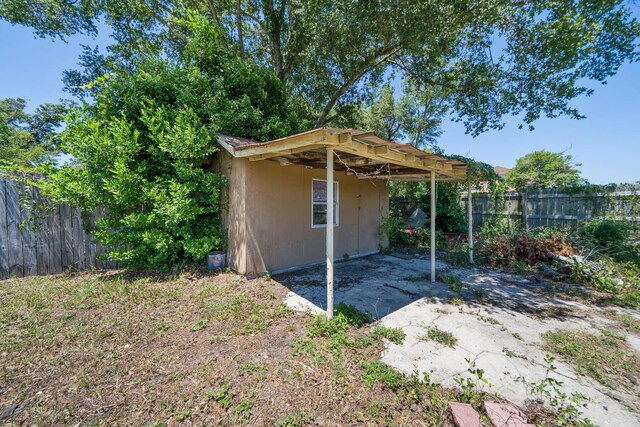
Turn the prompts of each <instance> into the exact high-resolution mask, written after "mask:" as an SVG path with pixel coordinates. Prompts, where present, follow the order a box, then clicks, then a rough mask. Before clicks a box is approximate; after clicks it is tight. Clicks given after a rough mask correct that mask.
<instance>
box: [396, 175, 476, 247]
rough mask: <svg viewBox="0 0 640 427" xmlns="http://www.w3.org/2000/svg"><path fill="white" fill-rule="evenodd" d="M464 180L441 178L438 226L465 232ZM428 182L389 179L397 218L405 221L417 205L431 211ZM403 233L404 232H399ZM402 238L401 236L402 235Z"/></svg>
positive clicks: (438, 189) (437, 199) (437, 204)
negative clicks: (456, 180)
mask: <svg viewBox="0 0 640 427" xmlns="http://www.w3.org/2000/svg"><path fill="white" fill-rule="evenodd" d="M461 188H462V187H461V184H458V183H448V182H444V183H443V182H439V183H438V184H437V186H436V229H438V230H441V231H451V232H464V231H465V229H466V227H467V220H466V216H465V212H464V209H463V207H462V205H461V203H460V190H461ZM430 193H431V192H430V188H429V183H428V182H390V183H389V208H390V211H391V212H392V215H393V216H394V220H396V221H402V218H406V217H408V216H409V215H410V214H411V213H412V212H413V210H415V209H416V208H418V207H419V208H420V209H422V210H423V211H424V212H429V211H430V209H429V206H430V203H431V198H430V197H431V196H430ZM400 237H401V236H400ZM401 238H402V237H401Z"/></svg>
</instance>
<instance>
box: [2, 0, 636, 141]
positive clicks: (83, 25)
mask: <svg viewBox="0 0 640 427" xmlns="http://www.w3.org/2000/svg"><path fill="white" fill-rule="evenodd" d="M194 14H198V15H200V16H202V17H204V18H205V19H206V22H207V25H210V26H212V27H215V28H217V29H218V30H219V34H220V36H219V37H220V40H221V42H222V43H223V45H224V46H225V47H226V49H227V50H228V51H229V52H233V53H235V54H237V55H238V56H239V57H240V58H243V59H247V58H250V59H252V60H254V61H256V62H258V63H262V64H264V65H267V66H268V67H269V68H270V69H271V71H272V72H273V73H274V74H275V75H276V76H277V77H278V78H279V79H280V80H281V81H283V82H284V83H286V85H287V87H288V90H289V91H290V92H291V93H292V94H294V95H295V96H296V97H297V98H298V99H300V101H301V104H300V105H299V106H298V107H299V108H300V110H301V111H305V112H306V113H307V114H308V117H309V118H311V119H312V123H315V124H316V125H324V124H327V123H331V122H332V121H335V120H337V119H339V118H341V117H343V116H344V115H345V113H346V112H349V111H353V108H354V105H357V104H358V102H360V101H362V100H365V101H367V102H368V101H371V95H372V90H373V89H372V88H373V87H376V86H377V85H378V84H379V83H380V82H381V81H382V80H384V78H385V77H386V76H388V72H389V71H394V72H396V73H400V74H401V75H404V76H410V77H411V78H412V79H414V81H415V82H416V84H419V85H421V86H423V87H425V88H428V91H429V92H430V93H434V94H437V96H438V97H439V102H438V105H441V106H442V107H443V108H445V110H446V111H448V112H449V113H451V114H452V115H453V118H454V119H455V120H459V121H462V122H463V123H464V125H465V126H466V129H467V131H468V132H469V133H471V134H473V135H477V134H478V133H480V132H483V131H485V130H487V129H492V128H500V127H502V126H504V122H503V117H504V116H505V115H509V114H513V115H517V116H518V117H520V118H521V119H522V122H523V124H525V125H529V126H531V124H532V123H533V122H534V121H535V120H536V119H538V118H539V117H541V116H548V117H555V116H557V115H561V114H565V115H568V116H570V117H574V118H579V117H581V115H580V113H579V112H578V111H577V110H576V109H575V108H573V107H572V105H571V101H572V100H573V99H574V98H576V97H578V96H580V95H589V94H590V93H591V92H592V89H591V88H589V86H588V80H593V81H596V82H605V81H606V80H607V78H609V77H610V76H611V75H613V74H614V73H615V72H616V71H617V70H618V68H619V67H620V66H621V65H622V64H623V63H624V62H625V61H634V60H637V59H638V35H639V34H640V29H639V25H638V23H637V22H636V21H635V19H633V18H632V15H631V12H630V10H629V6H628V5H627V3H626V2H625V0H563V1H558V0H538V1H514V0H482V1H473V2H470V1H450V0H437V1H428V2H427V1H420V2H416V1H409V0H389V1H376V0H369V1H361V0H344V1H339V2H336V1H330V0H236V1H231V0H206V1H195V0H152V1H147V0H127V1H124V0H114V1H108V2H104V1H99V0H80V1H78V2H69V1H68V0H40V1H38V2H28V1H26V0H4V1H3V2H2V3H0V17H3V18H4V19H6V20H7V21H9V22H12V23H20V24H24V25H28V26H31V27H33V28H34V30H35V32H36V34H38V35H40V36H43V37H53V38H65V37H68V36H70V35H72V34H76V33H84V34H95V33H96V32H97V28H98V23H99V22H100V21H101V20H104V21H105V22H106V23H107V24H108V25H110V26H111V28H112V29H113V36H114V39H115V44H114V45H113V46H111V48H110V51H109V54H108V55H106V56H101V55H100V54H99V53H98V52H97V50H93V49H90V48H87V50H86V51H85V54H84V55H83V58H82V62H83V63H84V65H85V66H86V67H85V70H83V71H82V72H76V73H70V74H69V75H68V81H69V83H70V87H74V88H78V87H79V86H81V83H83V82H84V83H86V82H87V81H90V80H92V79H93V78H95V77H96V76H97V75H100V74H102V73H104V72H105V71H114V69H116V70H117V69H119V68H121V67H128V66H131V65H132V64H133V63H135V62H136V61H139V60H140V59H141V58H143V57H148V56H157V55H166V57H168V58H172V59H176V58H179V57H180V52H181V50H182V49H184V47H185V45H187V44H188V40H189V39H190V37H191V36H192V27H190V26H189V25H185V21H187V20H188V19H189V17H190V16H193V15H194Z"/></svg>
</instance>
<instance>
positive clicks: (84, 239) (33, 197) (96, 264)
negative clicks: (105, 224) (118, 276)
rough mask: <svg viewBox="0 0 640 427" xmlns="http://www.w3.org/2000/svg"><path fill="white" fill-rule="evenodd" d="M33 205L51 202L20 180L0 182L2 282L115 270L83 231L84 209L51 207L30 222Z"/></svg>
mask: <svg viewBox="0 0 640 427" xmlns="http://www.w3.org/2000/svg"><path fill="white" fill-rule="evenodd" d="M34 201H46V200H45V199H43V198H41V196H40V195H39V193H38V190H37V189H35V188H32V187H30V186H27V185H25V184H24V183H23V182H21V181H20V180H18V181H16V180H13V179H10V178H6V177H0V278H7V277H12V276H32V275H43V274H56V273H62V272H63V271H67V270H69V269H74V270H84V269H89V268H111V267H115V264H114V263H110V262H105V261H102V260H101V259H100V258H99V255H101V254H104V252H105V251H104V248H102V247H101V246H100V245H99V244H98V243H97V242H96V241H95V239H93V238H92V237H91V236H90V235H89V234H87V233H86V232H85V231H84V229H83V218H82V214H81V212H80V210H79V209H76V208H72V207H69V206H64V205H50V206H49V207H48V208H47V209H45V210H42V212H41V213H38V214H36V215H34V216H33V215H32V216H29V215H28V214H29V209H30V207H32V206H34V203H33V202H34ZM38 212H39V211H38ZM99 215H100V212H96V213H95V214H93V215H92V216H91V218H86V217H85V218H84V221H85V224H87V225H91V224H92V222H93V221H95V219H96V218H97V217H98V216H99ZM33 217H35V218H36V219H35V220H33ZM30 218H31V219H32V220H31V221H29V219H30Z"/></svg>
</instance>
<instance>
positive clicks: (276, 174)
mask: <svg viewBox="0 0 640 427" xmlns="http://www.w3.org/2000/svg"><path fill="white" fill-rule="evenodd" d="M218 142H219V143H220V145H221V146H222V147H223V148H224V149H222V150H220V153H219V155H218V156H217V161H216V163H215V169H216V170H218V171H219V172H221V173H222V174H224V175H225V176H226V177H227V179H228V186H227V189H226V190H225V192H226V194H224V197H223V199H224V208H223V223H224V227H225V228H226V230H227V233H228V250H227V263H228V265H229V266H230V267H231V268H232V269H233V270H234V271H237V272H238V273H241V274H248V275H254V274H260V273H263V272H267V271H271V272H277V271H282V270H287V269H292V268H297V267H301V266H306V265H311V264H315V263H320V262H324V261H325V260H326V259H327V258H326V256H327V244H326V241H327V240H326V239H327V237H328V234H327V231H328V230H327V219H328V217H329V216H330V212H329V209H328V206H329V204H328V202H327V199H328V196H331V198H332V199H333V200H334V203H333V205H334V208H333V217H334V218H333V224H334V226H333V227H332V229H331V230H329V231H331V232H332V233H333V235H335V239H334V238H333V237H332V240H333V241H332V249H333V255H334V256H335V258H338V259H339V258H342V257H346V256H348V257H354V256H361V255H367V254H372V253H375V252H377V251H378V250H379V249H380V248H381V247H384V246H386V245H387V239H386V236H385V235H384V233H382V232H381V226H382V222H383V220H384V218H385V217H386V216H387V215H388V211H389V197H388V191H387V186H388V182H389V180H391V179H402V180H405V181H407V180H413V181H415V180H428V179H429V177H430V173H431V171H437V172H438V173H437V174H436V175H435V176H436V177H437V179H440V180H442V179H460V178H464V176H465V175H466V168H465V165H464V164H463V163H460V162H456V161H454V160H448V159H443V158H442V157H439V156H436V155H434V154H431V153H426V152H424V151H421V150H418V149H416V148H414V147H412V146H410V145H405V144H397V143H393V142H390V141H386V140H384V139H382V138H380V137H378V136H377V135H376V134H375V133H374V132H371V131H360V130H354V129H334V128H319V129H314V130H312V131H309V132H304V133H301V134H297V135H292V136H289V137H286V138H282V139H279V140H275V141H269V142H259V141H253V140H249V139H245V138H239V137H231V136H225V135H218ZM328 162H330V163H331V174H332V175H333V181H334V183H335V184H334V188H333V195H330V194H328V188H327V176H328V172H329V170H328Z"/></svg>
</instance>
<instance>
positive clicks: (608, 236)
mask: <svg viewBox="0 0 640 427" xmlns="http://www.w3.org/2000/svg"><path fill="white" fill-rule="evenodd" d="M634 231H635V229H634V226H633V225H632V224H631V223H629V222H626V221H615V220H609V219H593V220H590V221H586V222H583V223H582V224H580V227H579V228H578V232H577V235H578V239H579V242H580V243H581V244H582V245H583V246H585V247H586V248H588V249H591V250H597V251H598V252H599V253H600V254H602V255H607V256H610V257H611V258H613V259H615V260H616V261H634V260H636V261H639V262H640V252H639V251H638V248H637V247H636V246H634V245H633V241H634V239H633V237H634Z"/></svg>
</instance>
